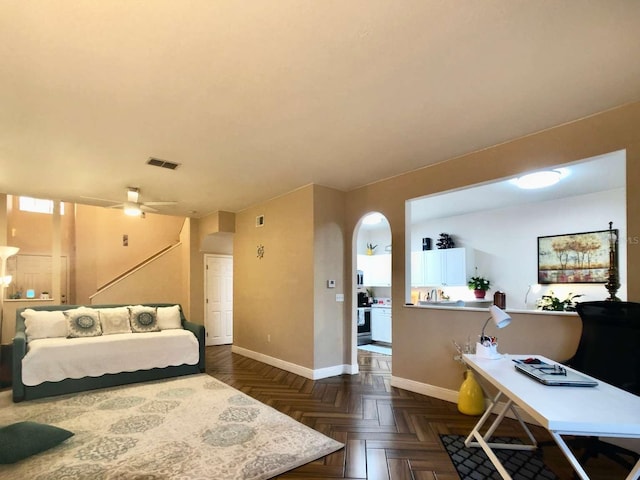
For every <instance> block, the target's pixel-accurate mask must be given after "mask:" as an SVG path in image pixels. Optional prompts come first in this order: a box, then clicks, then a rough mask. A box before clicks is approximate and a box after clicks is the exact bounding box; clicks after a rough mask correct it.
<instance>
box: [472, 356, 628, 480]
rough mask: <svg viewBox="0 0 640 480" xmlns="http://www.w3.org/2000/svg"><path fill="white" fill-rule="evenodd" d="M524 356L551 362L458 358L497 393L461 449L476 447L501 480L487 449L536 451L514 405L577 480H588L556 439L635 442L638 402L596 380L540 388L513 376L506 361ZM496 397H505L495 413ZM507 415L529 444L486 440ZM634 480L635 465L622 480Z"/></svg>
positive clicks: (499, 467) (495, 459) (500, 468)
mask: <svg viewBox="0 0 640 480" xmlns="http://www.w3.org/2000/svg"><path fill="white" fill-rule="evenodd" d="M528 357H536V358H539V359H541V360H542V361H544V362H547V363H550V364H554V363H557V362H554V361H553V360H549V359H548V358H545V357H543V356H541V355H534V354H522V355H508V356H504V357H503V358H501V359H499V360H489V359H484V358H479V357H476V356H475V355H464V361H465V362H466V363H467V365H468V366H469V367H470V368H472V369H473V370H474V371H476V372H477V373H478V374H479V375H480V376H481V377H482V379H484V380H486V381H487V382H489V383H490V384H491V385H493V386H494V387H495V388H496V389H497V390H498V394H497V395H496V396H495V397H494V398H493V399H492V400H491V405H490V407H489V408H488V409H487V411H486V412H485V413H484V415H483V416H482V417H481V418H480V420H479V421H478V423H477V424H476V426H475V427H474V428H473V430H472V431H471V433H470V434H469V436H468V437H467V439H466V441H465V445H466V446H467V447H469V446H478V447H481V448H482V449H483V450H484V452H485V453H486V454H487V456H488V457H489V458H490V459H491V461H492V462H493V464H494V465H495V467H496V469H497V470H498V472H500V475H502V478H504V479H511V477H510V476H509V473H508V472H507V471H506V470H505V468H504V467H503V466H502V464H501V463H500V461H499V460H498V457H496V455H495V454H494V453H493V451H492V450H491V449H492V448H510V449H520V450H534V449H536V448H537V443H536V440H535V438H534V437H533V435H532V434H531V432H530V431H529V429H528V428H527V425H526V424H525V423H524V422H523V421H522V419H521V418H520V415H519V414H518V412H517V410H516V409H515V408H514V406H516V405H517V406H518V407H519V408H520V409H522V410H523V411H525V412H526V413H527V414H529V415H530V416H531V417H533V418H534V419H535V420H536V421H537V422H538V423H539V424H540V425H542V426H543V427H545V428H546V429H547V430H549V432H550V433H551V436H552V437H553V439H554V440H555V441H556V443H557V444H558V446H559V447H560V449H561V450H562V452H563V453H564V454H565V456H566V457H567V459H568V460H569V462H571V465H572V466H573V468H574V470H575V471H576V473H577V474H578V475H579V476H580V478H582V479H583V480H588V478H589V477H588V476H587V474H586V472H585V471H584V469H583V468H582V466H581V465H580V464H579V463H578V460H577V459H576V457H575V456H574V455H573V453H572V452H571V450H570V449H569V447H567V444H566V443H565V441H564V440H563V438H562V435H579V436H598V437H623V438H640V397H638V396H636V395H633V394H631V393H628V392H625V391H624V390H620V389H619V388H616V387H613V386H611V385H609V384H607V383H604V382H601V381H598V386H596V387H556V386H553V387H551V386H546V385H543V384H541V383H538V382H537V381H535V380H533V379H532V378H529V377H528V376H526V375H524V374H522V373H520V372H518V371H516V369H515V367H514V364H513V360H512V359H514V358H528ZM502 396H505V397H506V406H505V407H504V408H503V409H500V407H499V405H498V403H499V400H500V399H501V398H502ZM498 410H500V411H498ZM508 411H511V412H512V413H513V414H514V416H515V417H516V419H517V420H518V421H519V422H520V424H521V425H522V427H523V429H524V430H525V432H526V433H527V435H528V437H529V439H530V440H531V443H530V444H528V445H510V444H499V443H491V442H490V441H489V440H490V438H491V436H492V435H493V433H494V431H495V429H496V428H497V427H498V425H499V424H500V422H502V420H503V418H504V416H505V415H506V414H507V413H508ZM492 413H496V414H497V418H496V419H495V420H494V422H493V424H492V425H491V426H490V427H489V428H488V430H487V431H486V432H485V433H484V434H482V433H480V429H481V428H482V427H483V425H484V423H485V422H486V421H487V420H488V418H489V416H490V415H491V414H492ZM474 439H475V441H474ZM639 477H640V461H638V462H637V463H636V465H635V466H634V468H633V470H631V472H630V473H629V475H628V476H627V480H634V479H638V478H639Z"/></svg>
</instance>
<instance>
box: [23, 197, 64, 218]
mask: <svg viewBox="0 0 640 480" xmlns="http://www.w3.org/2000/svg"><path fill="white" fill-rule="evenodd" d="M20 211H22V212H33V213H48V214H49V215H51V214H53V200H43V199H41V198H32V197H20ZM60 215H64V203H62V202H60Z"/></svg>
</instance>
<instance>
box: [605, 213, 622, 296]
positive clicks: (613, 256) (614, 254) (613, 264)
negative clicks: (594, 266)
mask: <svg viewBox="0 0 640 480" xmlns="http://www.w3.org/2000/svg"><path fill="white" fill-rule="evenodd" d="M612 227H613V222H609V274H608V276H607V283H605V284H604V286H605V288H606V289H607V291H608V292H609V298H606V299H605V300H607V301H610V302H619V301H620V299H619V298H618V297H616V292H617V291H618V289H619V288H620V281H619V280H618V230H614V229H613V228H612Z"/></svg>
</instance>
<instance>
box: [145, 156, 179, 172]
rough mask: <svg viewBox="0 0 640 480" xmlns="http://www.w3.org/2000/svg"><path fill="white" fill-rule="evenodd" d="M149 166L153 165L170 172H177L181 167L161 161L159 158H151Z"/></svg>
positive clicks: (148, 162) (177, 164)
mask: <svg viewBox="0 0 640 480" xmlns="http://www.w3.org/2000/svg"><path fill="white" fill-rule="evenodd" d="M147 165H153V166H154V167H162V168H168V169H169V170H175V169H176V168H178V167H179V166H180V164H179V163H174V162H167V161H166V160H160V159H159V158H153V157H149V160H148V161H147Z"/></svg>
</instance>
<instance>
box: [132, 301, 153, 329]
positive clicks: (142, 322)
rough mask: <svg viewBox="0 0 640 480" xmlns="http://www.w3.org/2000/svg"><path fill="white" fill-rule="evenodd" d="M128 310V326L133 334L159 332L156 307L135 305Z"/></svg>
mask: <svg viewBox="0 0 640 480" xmlns="http://www.w3.org/2000/svg"><path fill="white" fill-rule="evenodd" d="M127 308H128V309H129V324H130V325H131V331H132V332H133V333H147V332H159V331H160V327H159V326H158V316H157V312H156V307H144V306H142V305H135V306H133V307H127Z"/></svg>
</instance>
